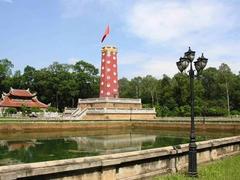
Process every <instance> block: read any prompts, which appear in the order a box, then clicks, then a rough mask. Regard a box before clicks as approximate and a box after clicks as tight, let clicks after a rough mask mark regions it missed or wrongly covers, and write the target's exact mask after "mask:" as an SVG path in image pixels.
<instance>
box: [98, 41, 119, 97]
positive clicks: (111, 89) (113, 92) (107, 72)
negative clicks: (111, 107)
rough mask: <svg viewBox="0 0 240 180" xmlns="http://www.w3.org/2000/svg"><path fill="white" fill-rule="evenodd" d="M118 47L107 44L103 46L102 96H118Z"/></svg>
mask: <svg viewBox="0 0 240 180" xmlns="http://www.w3.org/2000/svg"><path fill="white" fill-rule="evenodd" d="M117 67H118V66H117V48H116V47H112V46H105V47H103V48H102V61H101V75H100V95H99V96H100V98H101V97H114V98H117V97H118V70H117V69H118V68H117Z"/></svg>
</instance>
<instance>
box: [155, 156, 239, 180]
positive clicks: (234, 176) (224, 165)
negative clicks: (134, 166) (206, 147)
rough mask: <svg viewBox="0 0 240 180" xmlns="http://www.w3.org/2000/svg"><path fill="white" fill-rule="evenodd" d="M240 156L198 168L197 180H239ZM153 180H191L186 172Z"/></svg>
mask: <svg viewBox="0 0 240 180" xmlns="http://www.w3.org/2000/svg"><path fill="white" fill-rule="evenodd" d="M239 169H240V155H238V156H233V157H228V158H226V159H223V160H219V161H216V162H212V163H210V164H207V165H201V166H200V167H199V170H198V173H199V177H198V179H199V180H239V179H240V170H239ZM153 179H154V180H191V179H195V178H190V177H188V176H187V174H186V172H182V173H177V174H173V175H166V176H159V177H156V178H153Z"/></svg>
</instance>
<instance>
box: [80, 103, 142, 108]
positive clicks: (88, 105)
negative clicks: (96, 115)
mask: <svg viewBox="0 0 240 180" xmlns="http://www.w3.org/2000/svg"><path fill="white" fill-rule="evenodd" d="M78 108H81V109H85V108H121V109H131V108H132V109H141V108H142V104H139V103H111V102H99V103H81V104H78Z"/></svg>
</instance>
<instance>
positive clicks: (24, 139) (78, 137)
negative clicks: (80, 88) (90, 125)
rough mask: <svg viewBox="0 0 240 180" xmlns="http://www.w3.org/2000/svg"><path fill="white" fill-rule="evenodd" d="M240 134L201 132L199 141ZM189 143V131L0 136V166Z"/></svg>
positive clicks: (147, 130)
mask: <svg viewBox="0 0 240 180" xmlns="http://www.w3.org/2000/svg"><path fill="white" fill-rule="evenodd" d="M237 134H238V132H234V131H231V132H225V131H223V132H221V131H218V132H211V133H210V132H199V133H197V141H202V140H207V139H214V138H220V137H227V136H233V135H237ZM188 142H189V132H186V131H165V130H149V129H118V130H117V129H107V130H91V131H90V130H88V131H87V130H85V131H83V130H78V131H65V132H62V131H61V132H39V133H34V132H25V133H24V132H22V133H20V132H17V133H0V165H9V164H18V163H30V162H40V161H48V160H58V159H67V158H76V157H85V156H95V155H103V154H111V153H118V152H128V151H136V150H144V149H150V148H157V147H164V146H169V145H178V144H183V143H188Z"/></svg>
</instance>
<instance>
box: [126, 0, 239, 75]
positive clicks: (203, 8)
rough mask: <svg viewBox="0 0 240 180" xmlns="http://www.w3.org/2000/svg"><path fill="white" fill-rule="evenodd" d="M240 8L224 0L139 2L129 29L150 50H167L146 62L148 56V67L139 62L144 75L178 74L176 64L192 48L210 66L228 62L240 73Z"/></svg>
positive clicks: (129, 18)
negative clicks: (150, 48) (207, 61)
mask: <svg viewBox="0 0 240 180" xmlns="http://www.w3.org/2000/svg"><path fill="white" fill-rule="evenodd" d="M239 5H240V4H239V3H231V2H228V1H224V0H218V1H217V0H210V1H207V0H201V1H200V0H186V1H181V0H171V1H165V0H159V1H154V0H140V1H136V3H135V4H134V5H133V7H131V8H129V11H128V13H127V14H126V16H125V21H126V27H127V28H126V29H127V30H128V32H130V33H132V34H133V35H135V36H136V37H138V38H139V39H142V40H143V42H145V43H148V44H147V45H146V46H147V47H148V48H149V47H152V48H155V49H156V48H158V46H160V45H161V46H160V47H163V46H164V48H165V49H166V52H164V51H162V50H161V51H159V53H157V54H155V55H153V54H150V53H149V55H146V54H144V55H143V57H142V58H145V59H146V56H147V57H148V59H147V63H144V62H142V61H141V62H140V61H135V63H136V65H139V66H141V71H142V72H140V73H141V74H153V75H157V76H159V75H162V74H164V73H165V74H167V75H173V74H175V73H177V72H178V70H177V68H176V64H175V62H176V61H177V58H179V57H180V56H182V55H183V53H184V52H185V51H186V50H187V47H188V46H191V47H192V48H193V49H194V50H196V51H197V56H199V55H200V54H201V52H204V54H205V56H206V57H207V58H208V59H209V63H208V66H214V67H218V66H219V65H220V64H221V63H223V62H224V63H227V64H228V65H229V66H230V67H231V68H232V70H233V72H235V73H238V71H239V67H240V66H239V65H240V63H239V60H240V55H239V52H240V45H239V44H240V36H239V29H240V26H239V23H238V22H239V20H240V14H239V13H238V6H239ZM235 34H236V36H234V35H235ZM178 53H180V54H179V56H178V57H174V56H176V54H178ZM137 58H138V59H142V58H141V57H137ZM237 60H238V61H237ZM124 61H126V60H124ZM132 61H133V60H132ZM144 71H146V72H144Z"/></svg>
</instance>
